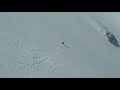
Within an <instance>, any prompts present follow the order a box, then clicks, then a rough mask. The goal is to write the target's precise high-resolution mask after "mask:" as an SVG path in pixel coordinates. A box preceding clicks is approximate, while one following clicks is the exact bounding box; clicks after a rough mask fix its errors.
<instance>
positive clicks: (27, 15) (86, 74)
mask: <svg viewBox="0 0 120 90" xmlns="http://www.w3.org/2000/svg"><path fill="white" fill-rule="evenodd" d="M105 27H107V29H105ZM106 31H110V32H112V33H113V34H114V35H115V37H116V39H117V40H118V42H120V13H119V12H0V77H1V78H3V77H4V78H26V77H27V78H39V77H40V78H91V77H92V78H97V77H98V78H107V77H108V78H109V77H110V78H113V77H115V78H116V77H120V48H119V47H116V46H115V45H114V44H112V43H110V42H109V41H108V38H107V37H106V35H105V32H106ZM62 42H64V44H62Z"/></svg>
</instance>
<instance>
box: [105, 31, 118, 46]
mask: <svg viewBox="0 0 120 90" xmlns="http://www.w3.org/2000/svg"><path fill="white" fill-rule="evenodd" d="M105 35H106V36H107V37H108V41H109V42H110V43H112V44H113V45H115V46H117V47H120V46H119V42H118V41H117V39H116V38H115V36H114V35H113V33H112V32H109V31H106V33H105Z"/></svg>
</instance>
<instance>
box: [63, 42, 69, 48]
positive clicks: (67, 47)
mask: <svg viewBox="0 0 120 90" xmlns="http://www.w3.org/2000/svg"><path fill="white" fill-rule="evenodd" d="M61 44H62V45H64V46H65V47H67V48H69V47H68V46H66V45H65V42H62V43H61Z"/></svg>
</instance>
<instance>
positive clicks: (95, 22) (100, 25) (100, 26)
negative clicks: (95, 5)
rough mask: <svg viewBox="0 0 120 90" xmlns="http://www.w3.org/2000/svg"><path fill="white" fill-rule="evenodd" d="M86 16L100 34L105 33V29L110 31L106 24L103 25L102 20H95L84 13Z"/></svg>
mask: <svg viewBox="0 0 120 90" xmlns="http://www.w3.org/2000/svg"><path fill="white" fill-rule="evenodd" d="M86 17H87V18H88V22H89V23H90V24H91V25H92V26H93V27H94V28H95V29H96V31H98V32H100V33H102V34H105V33H106V32H107V31H108V32H110V30H109V29H108V27H107V26H106V25H104V24H103V23H102V22H100V21H99V20H96V19H95V18H93V17H92V16H87V15H86Z"/></svg>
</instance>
